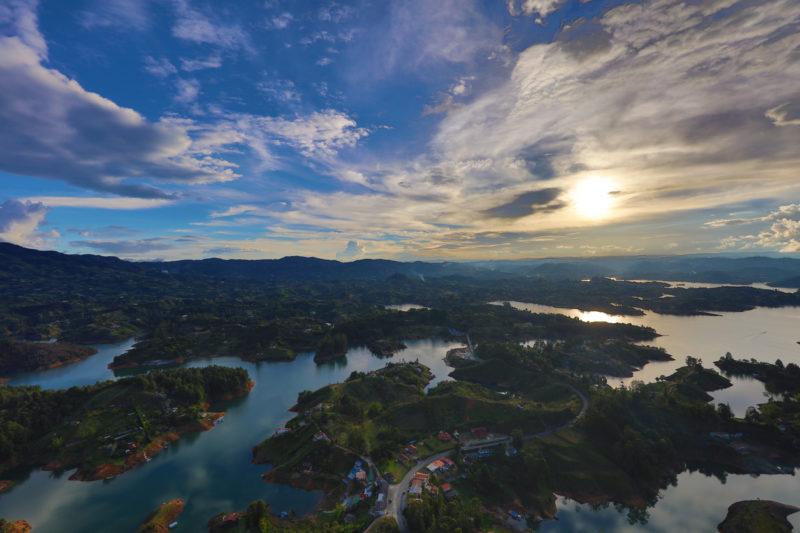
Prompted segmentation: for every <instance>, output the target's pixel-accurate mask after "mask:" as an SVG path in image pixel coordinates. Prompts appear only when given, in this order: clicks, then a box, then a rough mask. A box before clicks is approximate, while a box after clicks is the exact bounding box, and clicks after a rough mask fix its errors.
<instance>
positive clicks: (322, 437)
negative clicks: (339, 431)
mask: <svg viewBox="0 0 800 533" xmlns="http://www.w3.org/2000/svg"><path fill="white" fill-rule="evenodd" d="M321 440H331V439H329V438H328V436H327V435H326V434H325V433H323V432H322V431H317V432H316V433H314V442H319V441H321Z"/></svg>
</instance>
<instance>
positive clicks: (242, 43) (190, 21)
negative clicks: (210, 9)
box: [172, 0, 254, 53]
mask: <svg viewBox="0 0 800 533" xmlns="http://www.w3.org/2000/svg"><path fill="white" fill-rule="evenodd" d="M173 4H174V6H175V14H176V17H177V20H176V22H175V25H174V26H173V27H172V35H174V36H175V37H177V38H179V39H184V40H186V41H190V42H194V43H204V44H212V45H216V46H219V47H221V48H225V49H228V50H245V51H248V52H251V53H252V52H253V51H254V48H253V44H252V42H251V39H250V35H249V34H248V33H247V32H246V31H245V30H244V29H243V28H242V27H241V26H240V25H238V24H224V23H221V22H218V20H219V16H218V13H215V15H216V16H214V21H212V17H211V16H209V15H207V14H205V13H203V12H201V10H199V9H198V8H196V7H193V6H191V5H190V3H189V2H188V1H187V0H174V2H173Z"/></svg>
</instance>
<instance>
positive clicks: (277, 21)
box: [267, 12, 294, 30]
mask: <svg viewBox="0 0 800 533" xmlns="http://www.w3.org/2000/svg"><path fill="white" fill-rule="evenodd" d="M292 20H294V17H293V16H292V14H291V13H288V12H284V13H281V14H280V15H276V16H274V17H272V18H271V19H270V20H269V22H268V24H267V27H268V28H275V29H276V30H282V29H284V28H286V27H288V26H289V24H290V23H291V22H292Z"/></svg>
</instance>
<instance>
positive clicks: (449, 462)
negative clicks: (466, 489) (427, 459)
mask: <svg viewBox="0 0 800 533" xmlns="http://www.w3.org/2000/svg"><path fill="white" fill-rule="evenodd" d="M442 462H443V463H444V465H445V468H446V469H450V468H452V467H453V466H454V465H455V463H454V462H453V461H452V460H450V458H448V457H442Z"/></svg>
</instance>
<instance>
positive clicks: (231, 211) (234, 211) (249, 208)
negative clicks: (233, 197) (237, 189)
mask: <svg viewBox="0 0 800 533" xmlns="http://www.w3.org/2000/svg"><path fill="white" fill-rule="evenodd" d="M259 209H260V208H259V207H258V206H255V205H234V206H231V207H229V208H228V209H226V210H225V211H217V212H214V213H211V218H221V217H232V216H237V215H241V214H243V213H251V212H253V211H259Z"/></svg>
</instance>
